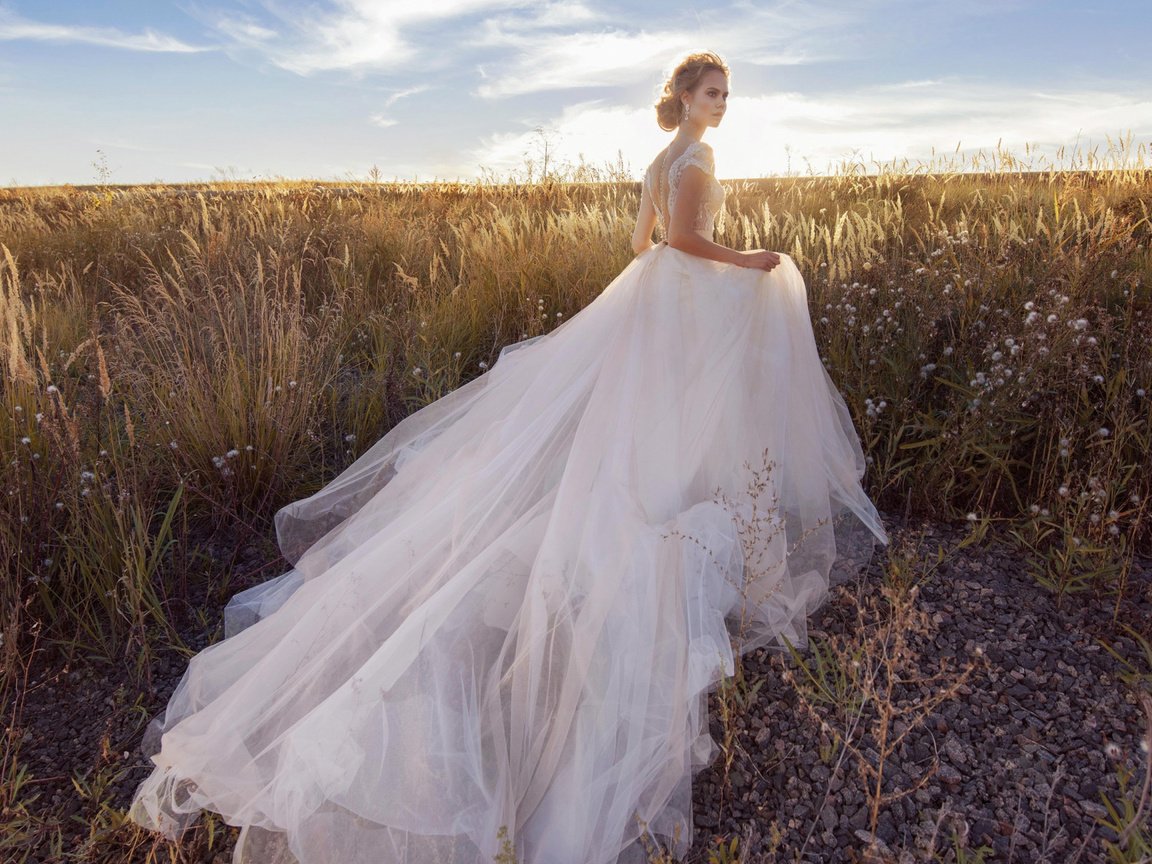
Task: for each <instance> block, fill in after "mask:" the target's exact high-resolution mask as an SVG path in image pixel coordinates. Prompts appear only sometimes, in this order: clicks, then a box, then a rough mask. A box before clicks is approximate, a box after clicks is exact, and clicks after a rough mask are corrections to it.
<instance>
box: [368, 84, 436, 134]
mask: <svg viewBox="0 0 1152 864" xmlns="http://www.w3.org/2000/svg"><path fill="white" fill-rule="evenodd" d="M431 89H432V87H431V86H430V85H428V84H421V85H418V86H416V87H407V88H405V89H403V90H397V91H396V92H395V93H393V94H392V95H390V96H389V97H388V98H387V99H385V100H384V107H385V108H391V107H392V106H393V105H394V104H395V103H396V102H397V101H399V100H400V99H404V98H406V97H408V96H415V95H416V94H417V93H423V92H424V91H425V90H431ZM368 119H369V120H371V121H372V122H373V123H374V124H375V125H377V126H381V127H388V126H395V125H396V124H397V123H399V122H400V121H399V120H396V119H395V118H391V117H388V116H386V115H384V114H379V113H377V114H372V115H371V116H370V117H369V118H368Z"/></svg>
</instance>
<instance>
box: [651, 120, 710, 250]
mask: <svg viewBox="0 0 1152 864" xmlns="http://www.w3.org/2000/svg"><path fill="white" fill-rule="evenodd" d="M670 146H671V145H669V147H670ZM667 156H668V147H665V148H664V149H663V150H662V151H660V155H659V156H657V157H656V158H655V160H653V162H652V164H651V165H649V166H648V170H647V171H645V172H644V183H645V185H646V186H647V188H648V195H649V197H651V199H652V203H653V205H654V206H655V207H656V218H657V222H658V223H659V226H660V227H659V230H660V235H661V239H663V240H667V239H668V222H669V217H670V215H671V213H672V208H673V207H674V206H675V204H676V192H677V189H678V188H679V185H680V177H681V175H682V174H683V173H684V169H685V168H687V167H688V166H689V165H696V166H697V167H699V168H700V169H701V170H703V172H704V173H705V174H706V175H708V180H707V183H706V184H705V186H704V193H703V195H701V197H700V206H699V208H698V209H697V211H696V216H695V218H694V219H693V220H692V228H693V230H694V231H698V232H700V233H701V234H704V235H705V236H707V237H708V239H709V240H711V239H712V234H713V231H714V229H717V228H718V229H723V227H724V187H723V186H721V185H720V181H718V180H717V179H716V168H715V165H716V163H715V160H714V159H713V154H712V147H711V146H710V145H708V144H705V143H704V142H703V141H693V142H691V143H690V144H689V145H688V146H687V147H685V148H684V151H683V152H682V153H680V155H679V156H676V157H675V158H674V159H673V160H672V162H671V164H665V162H666V161H667V158H666V157H667Z"/></svg>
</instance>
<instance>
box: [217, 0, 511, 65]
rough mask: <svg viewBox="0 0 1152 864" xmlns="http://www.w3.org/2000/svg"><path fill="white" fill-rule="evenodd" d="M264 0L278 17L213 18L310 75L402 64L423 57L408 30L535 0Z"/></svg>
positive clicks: (235, 36)
mask: <svg viewBox="0 0 1152 864" xmlns="http://www.w3.org/2000/svg"><path fill="white" fill-rule="evenodd" d="M261 5H263V7H264V8H265V9H266V11H267V12H268V14H269V15H270V16H271V19H273V20H270V21H268V22H260V21H257V20H256V19H254V18H252V17H251V16H243V17H237V16H235V15H234V14H232V13H218V14H217V15H216V16H215V17H213V18H211V19H210V20H209V23H210V24H211V26H214V27H216V28H217V29H218V30H219V31H220V32H221V33H222V34H224V35H225V36H227V37H228V38H230V39H232V40H233V41H234V42H236V43H237V44H239V45H242V46H245V47H248V48H253V49H257V50H259V51H260V52H262V53H263V54H265V55H266V56H267V57H268V59H269V60H270V61H271V62H272V63H274V64H275V65H277V66H279V67H281V68H282V69H286V70H288V71H290V72H295V73H297V74H298V75H310V74H312V73H313V72H323V71H347V72H352V73H363V72H365V71H373V70H375V71H390V70H394V69H403V68H405V67H407V66H409V65H411V64H412V63H413V62H415V60H416V59H417V57H418V56H421V51H420V49H419V47H418V46H417V44H416V43H415V42H414V41H413V37H411V36H410V35H409V31H412V30H420V29H422V28H428V27H430V26H431V25H434V24H443V23H445V22H450V21H453V20H455V19H458V18H462V17H465V16H468V15H475V14H478V13H482V12H486V11H489V10H505V9H511V8H518V7H524V6H531V5H533V0H421V2H411V0H334V2H331V3H327V4H325V5H324V6H322V7H320V8H317V7H315V6H309V7H308V8H302V7H301V8H298V7H291V8H289V7H283V6H281V5H278V4H277V3H276V2H275V0H261ZM423 59H424V60H434V59H436V58H435V57H434V56H432V55H428V56H424V57H423Z"/></svg>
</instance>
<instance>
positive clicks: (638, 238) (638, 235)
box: [632, 183, 656, 255]
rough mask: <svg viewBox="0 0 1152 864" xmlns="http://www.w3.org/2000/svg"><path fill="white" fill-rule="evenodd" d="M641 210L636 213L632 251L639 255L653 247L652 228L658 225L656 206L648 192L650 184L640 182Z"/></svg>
mask: <svg viewBox="0 0 1152 864" xmlns="http://www.w3.org/2000/svg"><path fill="white" fill-rule="evenodd" d="M640 186H641V189H642V190H643V191H641V193H640V212H639V213H637V214H636V227H635V228H634V229H632V251H633V252H635V253H636V254H637V255H639V254H640V253H641V252H643V251H644V250H645V249H651V248H652V245H653V243H652V229H653V228H655V227H656V208H655V207H654V206H653V204H652V196H651V195H649V194H648V184H647V183H641V184H640Z"/></svg>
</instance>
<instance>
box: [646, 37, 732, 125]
mask: <svg viewBox="0 0 1152 864" xmlns="http://www.w3.org/2000/svg"><path fill="white" fill-rule="evenodd" d="M709 69H715V70H717V71H718V72H723V73H724V74H725V75H727V74H728V64H727V63H725V62H724V61H723V60H722V59H720V55H719V54H715V53H713V52H712V51H701V52H699V53H696V54H689V55H688V56H687V57H685V58H684V59H683V60H681V61H680V63H679V64H678V65H677V66H676V68H675V69H674V70H672V74H671V76H669V78H668V80H667V81H665V82H664V94H663V95H662V96H661V97H660V101H659V102H657V103H656V122H657V123H658V124H659V125H660V128H661V129H663V130H664V131H665V132H671V131H673V130H674V129H676V127H677V126H679V125H680V118H681V115H682V114H683V111H684V108H683V106H682V105H681V103H680V94H681V93H683V92H685V91H688V92H691V91H693V90H694V89H695V88H696V85H697V84H699V83H700V79H701V78H702V77H704V73H705V72H707V71H708V70H709Z"/></svg>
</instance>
